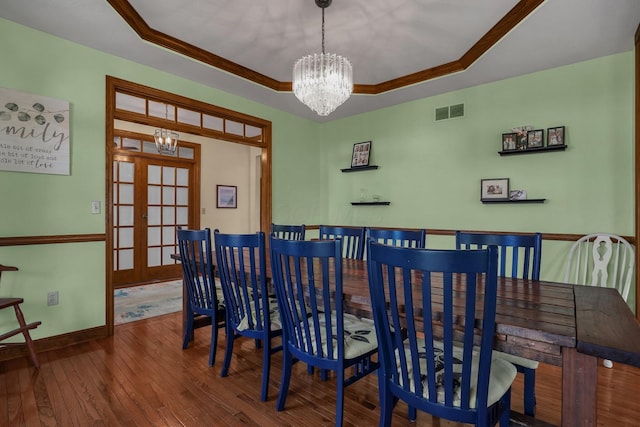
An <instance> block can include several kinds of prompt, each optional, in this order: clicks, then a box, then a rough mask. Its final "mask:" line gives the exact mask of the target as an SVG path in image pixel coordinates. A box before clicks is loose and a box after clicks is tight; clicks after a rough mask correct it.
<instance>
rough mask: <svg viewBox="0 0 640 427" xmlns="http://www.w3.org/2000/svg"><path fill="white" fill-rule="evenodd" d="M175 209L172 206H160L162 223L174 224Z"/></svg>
mask: <svg viewBox="0 0 640 427" xmlns="http://www.w3.org/2000/svg"><path fill="white" fill-rule="evenodd" d="M175 223H176V209H175V208H174V207H173V206H169V207H163V208H162V225H175Z"/></svg>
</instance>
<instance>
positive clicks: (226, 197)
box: [216, 185, 238, 209]
mask: <svg viewBox="0 0 640 427" xmlns="http://www.w3.org/2000/svg"><path fill="white" fill-rule="evenodd" d="M216 190H217V193H218V198H217V200H218V202H217V204H216V207H217V208H231V209H235V208H237V207H238V187H236V186H235V185H216Z"/></svg>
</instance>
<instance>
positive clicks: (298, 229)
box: [271, 223, 306, 240]
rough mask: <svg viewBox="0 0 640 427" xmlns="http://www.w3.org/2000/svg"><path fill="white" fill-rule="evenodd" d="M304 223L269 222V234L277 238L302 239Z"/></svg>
mask: <svg viewBox="0 0 640 427" xmlns="http://www.w3.org/2000/svg"><path fill="white" fill-rule="evenodd" d="M305 229H306V227H305V225H304V224H301V225H290V224H273V223H272V224H271V234H272V235H275V236H276V237H277V238H279V239H287V240H304V233H305Z"/></svg>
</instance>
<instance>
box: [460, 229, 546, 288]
mask: <svg viewBox="0 0 640 427" xmlns="http://www.w3.org/2000/svg"><path fill="white" fill-rule="evenodd" d="M488 245H496V246H498V251H499V267H498V275H499V276H500V277H512V278H521V279H531V280H540V262H541V259H542V234H540V233H534V234H491V233H467V232H462V231H456V249H483V248H486V247H487V246H488ZM507 266H510V267H511V268H510V269H508V268H507ZM509 270H510V271H509ZM518 272H520V273H521V274H518Z"/></svg>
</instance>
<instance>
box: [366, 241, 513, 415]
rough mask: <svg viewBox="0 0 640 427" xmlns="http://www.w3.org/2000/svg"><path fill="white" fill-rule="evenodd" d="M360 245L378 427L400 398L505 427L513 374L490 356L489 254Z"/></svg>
mask: <svg viewBox="0 0 640 427" xmlns="http://www.w3.org/2000/svg"><path fill="white" fill-rule="evenodd" d="M368 245H369V249H368V252H369V259H368V261H367V264H368V270H369V271H368V273H369V290H370V293H371V305H372V309H373V317H374V320H375V325H376V334H377V337H378V344H379V350H378V358H379V360H380V365H381V367H380V372H379V373H378V378H379V380H378V382H379V388H380V391H379V393H380V423H379V425H380V426H390V425H391V418H392V414H393V408H394V406H395V404H396V403H397V401H398V400H402V401H404V402H406V403H407V404H408V405H409V406H410V407H412V408H417V409H419V410H421V411H424V412H427V413H429V414H431V415H432V416H435V417H438V418H445V419H447V420H451V421H454V422H458V423H468V424H474V425H476V426H494V425H495V424H496V422H498V421H499V422H500V426H501V427H506V426H509V423H510V421H509V418H510V403H511V385H512V383H513V381H514V379H515V377H516V373H517V371H516V368H515V367H514V366H513V365H512V364H511V363H509V362H507V361H505V360H503V359H499V358H495V359H494V358H492V353H493V340H494V337H495V317H496V295H497V264H498V254H497V248H496V247H495V246H491V247H489V248H488V249H485V250H475V251H459V250H428V249H414V248H401V247H393V246H388V245H382V244H379V243H376V242H374V241H372V240H370V241H369V242H368ZM483 274H484V280H482V277H483ZM423 319H427V321H426V322H423ZM432 319H437V321H436V320H434V321H433V322H432ZM476 340H478V341H476ZM477 342H479V346H478V345H475V343H477Z"/></svg>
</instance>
